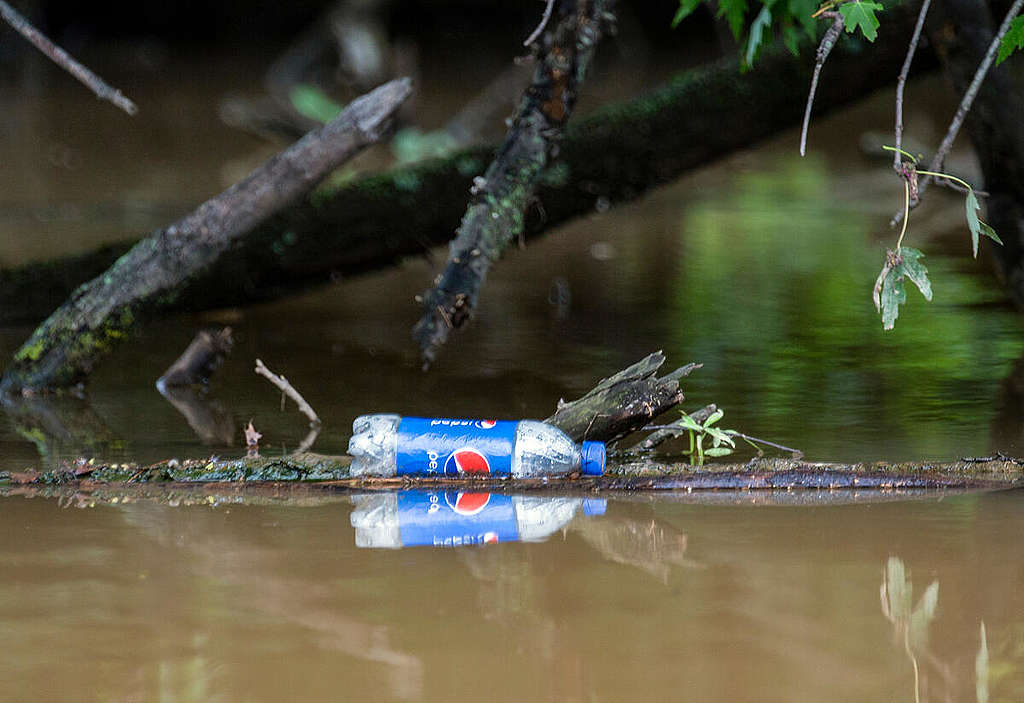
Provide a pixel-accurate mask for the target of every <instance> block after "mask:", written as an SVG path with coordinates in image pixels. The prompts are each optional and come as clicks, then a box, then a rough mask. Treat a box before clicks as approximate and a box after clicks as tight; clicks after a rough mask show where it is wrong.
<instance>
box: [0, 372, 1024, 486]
mask: <svg viewBox="0 0 1024 703" xmlns="http://www.w3.org/2000/svg"><path fill="white" fill-rule="evenodd" d="M664 361H665V358H664V356H663V355H662V354H661V353H660V352H658V353H655V354H651V355H650V356H648V357H646V358H644V359H642V360H640V361H639V362H637V363H636V364H633V365H632V366H630V367H629V368H627V369H624V370H623V371H620V372H619V373H617V374H614V375H612V376H610V377H608V378H606V379H604V380H602V381H601V382H599V383H598V384H597V385H596V386H595V388H594V389H593V390H591V391H590V392H589V393H587V394H586V395H584V396H583V397H582V398H580V399H578V400H576V401H573V402H571V403H564V402H559V404H558V405H559V407H558V410H557V411H556V412H555V414H554V415H552V416H551V417H549V418H547V419H546V422H550V423H552V424H554V425H556V426H558V427H561V428H562V429H563V430H565V431H566V432H567V433H568V434H570V435H571V436H572V437H573V438H574V439H576V440H577V441H580V440H582V439H583V438H584V437H587V438H589V439H596V440H604V441H612V440H614V439H615V438H616V437H620V436H622V435H624V434H627V433H630V432H633V431H635V430H639V429H640V428H642V427H644V426H645V425H647V424H648V422H649V421H650V420H651V419H652V418H653V417H657V416H658V415H659V414H661V413H662V412H664V411H665V410H668V409H670V408H671V407H673V406H675V405H676V404H677V403H679V402H681V401H682V399H683V394H682V392H681V391H680V390H679V379H680V378H681V377H683V376H685V375H686V374H687V373H689V372H690V371H691V370H693V369H694V368H695V365H694V364H689V365H687V366H683V367H681V368H679V369H676V370H675V371H673V372H671V373H669V374H666V375H665V376H663V377H661V378H657V376H656V374H657V371H658V370H659V369H660V368H661V366H662V365H663V364H664ZM616 457H617V459H616ZM351 460H352V459H351V457H348V456H343V455H338V456H331V455H323V454H316V453H312V452H297V453H293V454H289V455H286V456H276V457H268V456H246V457H240V458H233V459H219V458H210V459H191V460H186V461H179V460H177V459H172V460H168V461H163V462H159V463H157V464H152V465H148V466H146V465H139V464H135V463H124V464H111V463H106V462H103V461H99V460H96V459H84V458H83V459H80V460H78V461H72V462H64V463H62V464H61V466H60V467H59V468H57V469H55V470H50V471H45V472H38V471H24V472H0V495H2V494H3V493H5V492H7V493H10V492H22V493H24V492H25V490H27V489H28V488H30V487H35V489H36V490H43V487H60V486H69V485H70V486H73V487H75V488H76V490H77V489H78V488H83V489H86V490H88V491H94V490H97V489H98V488H99V487H103V486H108V487H114V492H112V493H110V494H109V495H120V494H119V493H118V492H117V490H118V489H117V488H116V487H118V486H120V487H126V486H134V485H142V484H144V485H147V486H150V485H154V484H172V485H173V486H179V487H180V486H181V485H182V484H227V483H230V484H250V485H256V486H258V488H257V489H256V490H257V492H258V493H259V494H260V495H262V494H264V493H267V492H270V493H279V492H280V491H283V490H284V488H283V484H301V485H304V486H310V485H315V486H317V490H324V491H330V492H365V491H369V490H395V489H398V488H412V487H420V488H438V489H443V488H445V487H452V488H456V487H457V488H459V489H464V488H474V489H480V490H499V491H521V490H556V491H563V492H564V491H567V490H569V491H584V492H589V491H601V490H617V491H644V490H670V491H683V492H692V491H714V490H732V491H793V490H797V489H808V490H858V491H860V490H865V491H869V490H870V491H886V492H890V493H891V492H894V491H895V492H899V491H917V490H926V489H927V490H963V489H982V488H1005V487H1010V486H1014V485H1018V484H1020V483H1021V482H1022V480H1024V471H1022V465H1024V462H1021V461H1017V460H1013V459H1009V458H1006V457H1002V456H1000V457H993V458H986V459H979V460H962V461H959V462H951V463H929V464H920V463H917V464H915V463H899V464H894V463H886V462H876V463H870V464H829V463H815V462H808V461H803V460H798V459H755V460H753V461H751V462H748V463H747V464H715V465H708V466H704V467H699V468H695V467H693V466H691V465H690V464H688V463H679V462H672V461H665V460H663V459H658V458H656V457H654V455H653V454H650V453H647V454H646V455H645V454H643V453H637V452H631V451H626V452H620V453H619V454H617V455H613V458H612V461H611V463H610V465H609V466H608V468H607V470H606V473H605V475H604V476H601V477H597V478H592V477H573V478H569V479H564V480H549V479H543V478H540V479H525V480H523V479H519V480H515V479H502V478H484V479H480V478H472V479H460V478H454V479H453V478H440V479H435V478H420V479H414V478H393V479H354V478H351V477H350V475H349V465H350V463H351ZM170 490H171V491H172V492H173V491H176V490H179V489H177V488H173V487H172V488H171V489H170ZM208 490H209V493H207V494H202V495H212V494H216V495H221V494H225V493H233V494H235V495H237V489H236V488H230V489H228V488H209V489H208ZM175 495H176V494H175Z"/></svg>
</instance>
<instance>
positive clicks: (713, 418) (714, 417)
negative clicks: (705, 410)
mask: <svg viewBox="0 0 1024 703" xmlns="http://www.w3.org/2000/svg"><path fill="white" fill-rule="evenodd" d="M723 417H725V411H724V410H722V409H718V410H716V411H715V412H713V413H711V414H710V415H708V419H707V420H705V421H704V426H703V427H702V428H701V429H705V430H706V429H707V428H709V427H711V426H712V425H713V424H715V423H716V422H718V421H719V420H721V419H722V418H723Z"/></svg>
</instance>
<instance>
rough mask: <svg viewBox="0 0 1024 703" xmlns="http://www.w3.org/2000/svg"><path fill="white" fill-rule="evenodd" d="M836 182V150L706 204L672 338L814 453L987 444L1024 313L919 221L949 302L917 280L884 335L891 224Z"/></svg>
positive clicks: (737, 409)
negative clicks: (875, 293)
mask: <svg viewBox="0 0 1024 703" xmlns="http://www.w3.org/2000/svg"><path fill="white" fill-rule="evenodd" d="M887 175H888V174H885V173H883V172H880V175H879V178H885V177H887ZM835 179H836V176H834V174H832V173H831V172H829V171H828V170H827V169H826V168H825V164H824V162H823V161H821V160H815V159H813V158H811V159H805V160H801V159H798V158H789V157H780V158H779V159H778V161H777V163H776V164H775V165H774V166H772V165H768V166H767V167H766V168H763V169H761V170H758V171H755V172H744V173H739V174H738V175H737V176H736V177H735V178H734V179H733V181H734V182H733V184H732V185H731V186H730V187H729V188H727V189H722V190H718V191H716V192H715V194H714V195H713V196H711V197H709V198H707V199H701V200H697V201H696V202H694V203H693V204H692V206H691V207H690V208H689V209H688V210H687V212H686V214H685V216H684V218H683V220H682V222H681V223H680V232H679V237H680V239H681V241H682V245H681V256H680V265H679V269H678V274H677V275H676V277H675V286H674V289H673V291H672V293H671V301H672V302H671V304H670V305H669V306H668V308H667V314H668V315H670V316H671V318H672V321H674V324H672V323H671V322H670V324H669V325H667V326H668V327H669V329H670V330H671V332H670V337H671V339H672V342H671V344H670V345H669V346H671V347H675V348H677V349H685V350H686V353H685V356H686V357H687V358H693V359H697V360H700V361H703V362H704V364H705V368H704V370H703V372H702V374H701V379H699V380H697V382H698V383H704V384H705V385H704V386H702V390H704V389H706V392H707V393H708V397H707V400H714V401H715V402H717V403H718V404H719V405H721V406H724V407H726V408H727V411H729V413H730V415H732V417H731V418H730V422H731V423H733V424H731V425H730V426H733V425H736V426H739V427H740V428H741V429H744V427H743V426H742V425H741V424H740V420H738V419H737V417H739V418H741V419H742V420H744V421H746V422H750V423H756V427H757V429H756V430H755V429H754V428H753V425H748V427H750V429H748V430H747V431H750V432H755V433H757V432H769V433H770V435H771V436H772V437H773V438H776V439H778V440H779V441H782V442H783V443H786V444H792V445H795V446H798V447H800V448H802V449H804V450H805V451H807V452H808V453H809V454H811V455H813V456H815V457H819V458H830V459H855V458H859V459H870V458H876V457H877V458H883V457H884V458H887V459H897V458H901V457H907V458H911V457H913V458H916V459H927V458H950V457H955V456H958V455H962V454H964V453H972V452H975V453H984V452H985V451H987V450H988V441H989V440H988V434H989V430H988V427H989V425H990V423H991V421H992V419H993V418H994V416H995V412H996V408H995V403H994V402H993V398H994V397H995V396H996V394H997V392H998V388H999V384H1000V382H1001V380H1002V379H1004V378H1005V377H1006V376H1007V374H1008V373H1009V370H1010V368H1011V365H1012V362H1013V361H1014V360H1016V359H1017V358H1019V357H1020V355H1021V351H1022V344H1021V337H1020V325H1019V322H1018V320H1017V319H1016V318H1015V316H1014V314H1013V313H1012V312H1010V311H1008V310H1007V309H1006V308H1005V307H1003V306H998V305H986V304H988V303H992V302H993V301H998V300H1000V299H1001V293H1000V291H999V289H998V287H997V284H996V282H995V281H994V280H992V279H987V278H982V277H980V276H978V269H979V268H981V266H982V265H981V264H977V265H975V264H974V263H973V262H971V263H970V264H969V265H968V264H966V263H965V260H963V259H960V258H951V257H948V256H943V255H941V254H940V253H938V252H937V251H936V253H934V254H929V252H930V251H933V250H937V249H938V248H939V247H938V245H936V244H933V243H930V242H929V237H930V236H932V235H933V234H934V233H928V232H918V231H916V230H915V229H914V228H913V225H912V231H911V234H910V235H909V236H910V239H909V240H908V241H911V242H913V243H914V244H915V246H919V247H920V248H922V249H923V250H924V251H925V253H926V255H927V258H926V259H925V260H924V262H925V264H926V266H928V268H929V270H930V274H931V277H932V282H933V287H934V289H935V299H934V302H933V303H927V302H926V301H925V300H924V298H923V297H921V296H920V295H919V294H918V293H917V291H916V290H913V289H912V290H911V292H910V293H909V294H908V304H907V305H906V306H903V308H902V310H901V313H900V318H899V320H898V321H897V323H896V329H895V330H894V331H892V332H888V333H886V332H883V330H882V325H881V320H880V318H879V316H878V315H877V313H876V312H875V310H874V307H873V305H872V303H871V297H870V291H871V286H872V284H873V282H874V280H875V276H876V274H877V270H878V269H879V268H880V266H881V264H882V261H883V257H884V244H882V243H879V242H878V241H876V237H879V236H882V237H888V233H887V232H885V231H884V224H883V223H880V222H879V218H878V217H876V216H874V215H873V214H871V213H867V212H863V211H858V210H857V209H855V207H854V206H855V204H856V203H854V202H850V203H844V201H843V200H840V199H836V198H835V197H834V196H833V193H834V192H836V190H837V189H836V187H835V184H834V181H835ZM850 197H851V199H852V198H856V197H858V195H857V193H855V192H853V193H851V194H850ZM859 197H861V198H863V197H864V196H863V195H861V196H859ZM947 224H948V225H949V226H950V227H960V226H961V225H962V223H960V222H949V223H947ZM915 235H916V236H917V238H916V239H915ZM963 236H964V239H965V243H966V241H967V239H966V238H967V231H966V229H964V232H963ZM893 239H894V237H893ZM890 245H891V244H890ZM968 261H969V260H968ZM691 397H694V396H693V394H691Z"/></svg>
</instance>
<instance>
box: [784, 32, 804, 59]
mask: <svg viewBox="0 0 1024 703" xmlns="http://www.w3.org/2000/svg"><path fill="white" fill-rule="evenodd" d="M782 43H783V44H785V45H786V48H787V49H789V53H791V54H793V56H799V55H800V31H799V30H798V29H797V28H796V27H794V26H793V25H788V26H786V27H783V28H782Z"/></svg>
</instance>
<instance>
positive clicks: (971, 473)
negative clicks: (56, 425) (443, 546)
mask: <svg viewBox="0 0 1024 703" xmlns="http://www.w3.org/2000/svg"><path fill="white" fill-rule="evenodd" d="M350 461H351V458H350V457H347V456H325V455H320V454H310V453H306V454H294V455H290V456H286V457H277V458H269V457H257V458H242V459H207V460H190V461H184V462H177V461H169V462H161V463H159V464H154V465H152V466H138V465H136V464H130V463H127V464H104V463H102V462H95V461H93V462H87V461H84V460H83V461H80V462H77V463H68V464H67V465H66V466H65V467H64V469H63V470H61V471H54V472H45V473H34V472H23V473H17V472H6V473H0V490H2V489H3V485H4V484H5V483H6V485H7V486H8V487H9V488H10V487H17V486H22V485H62V484H69V483H70V484H74V485H81V486H85V487H89V486H98V485H103V484H106V485H117V484H143V483H164V482H177V483H179V484H186V483H224V482H227V483H249V482H251V483H256V484H260V485H264V486H267V485H269V486H277V485H278V484H280V483H282V482H285V483H287V482H310V481H316V482H318V483H317V484H316V485H317V486H319V487H320V488H321V489H323V490H328V491H340V492H366V491H380V490H399V489H406V488H424V489H430V490H468V489H473V490H491V491H505V492H508V491H553V492H564V491H567V490H568V491H575V492H587V493H592V492H595V491H676V492H678V491H683V492H694V491H750V492H756V491H798V490H807V491H838V490H851V491H853V490H856V491H896V490H936V489H949V490H952V489H992V488H1009V487H1013V486H1019V485H1021V484H1022V482H1024V471H1022V463H1024V462H1021V461H1020V460H1015V459H992V460H990V461H983V462H977V461H967V460H961V461H954V462H935V463H913V462H903V463H891V462H872V463H859V464H836V463H822V462H808V461H802V460H796V459H755V460H752V461H750V462H747V463H746V464H709V465H706V466H704V467H701V468H695V467H692V466H690V465H689V464H679V463H658V462H654V461H644V462H632V463H625V464H617V465H613V466H610V467H609V468H608V471H607V472H606V474H605V475H604V476H600V477H589V476H588V477H580V478H570V479H562V480H549V479H542V478H536V479H501V478H409V477H405V478H387V479H380V478H378V479H354V478H349V476H348V466H349V463H350ZM213 490H220V489H213Z"/></svg>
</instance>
